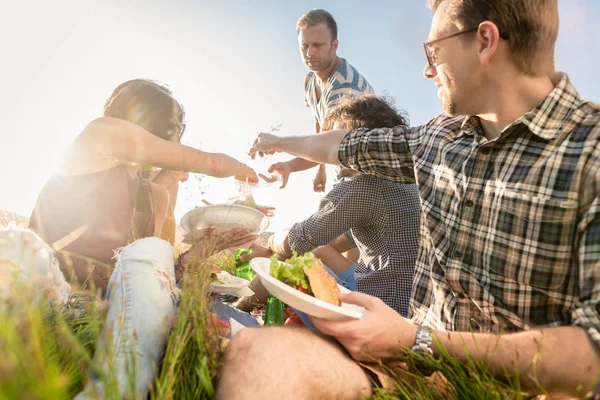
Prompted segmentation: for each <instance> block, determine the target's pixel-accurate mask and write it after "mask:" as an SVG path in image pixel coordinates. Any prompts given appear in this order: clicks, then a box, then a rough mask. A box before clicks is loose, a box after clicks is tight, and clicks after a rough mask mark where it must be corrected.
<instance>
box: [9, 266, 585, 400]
mask: <svg viewBox="0 0 600 400" xmlns="http://www.w3.org/2000/svg"><path fill="white" fill-rule="evenodd" d="M207 274H208V272H207V270H206V269H205V268H199V269H198V270H197V271H195V272H194V273H192V274H190V275H188V276H187V277H186V279H185V281H184V283H183V290H182V296H181V299H180V308H179V314H178V315H177V317H176V320H175V321H174V324H173V329H172V332H171V335H170V338H169V341H168V344H167V349H166V353H165V356H164V360H163V363H162V365H160V366H158V367H157V379H156V382H155V385H154V387H153V389H152V392H151V393H150V397H151V398H152V399H211V398H213V397H214V393H215V383H216V380H217V374H218V371H219V364H220V361H221V355H222V351H221V346H222V343H223V342H222V339H221V338H220V337H219V335H218V333H217V331H216V330H215V329H214V328H213V327H212V326H211V324H210V322H209V318H208V310H209V306H210V305H209V302H210V298H209V290H208V282H209V279H208V276H207ZM104 317H105V313H104V310H103V308H102V307H101V305H100V304H99V303H93V302H90V303H88V304H86V308H85V310H77V309H65V308H64V307H54V306H53V305H52V303H51V302H50V301H49V300H48V299H45V298H40V297H39V296H36V293H31V292H29V291H28V290H27V288H26V287H23V288H22V289H19V290H16V291H15V296H13V297H12V298H11V300H10V301H9V302H8V303H6V304H0V399H11V400H12V399H53V400H54V399H72V398H73V397H74V396H75V395H76V394H77V393H78V392H79V391H81V390H82V389H83V387H84V383H85V381H86V372H87V371H94V372H95V373H96V374H97V375H98V377H99V379H100V381H101V382H102V383H103V385H104V388H105V392H104V395H103V398H107V399H114V398H117V390H116V389H117V386H116V380H115V377H114V371H112V370H111V369H109V370H108V371H104V370H103V368H101V367H102V365H99V364H98V361H95V360H94V359H93V357H92V356H93V354H94V351H95V349H96V347H97V345H98V343H99V341H100V336H101V332H102V326H103V324H104ZM107 357H108V358H107V359H105V360H104V362H106V363H108V364H109V365H110V363H111V361H110V358H111V355H110V354H107ZM409 359H410V360H412V361H420V362H421V363H424V364H425V365H429V366H431V367H434V368H435V369H436V370H438V371H439V372H437V373H436V374H437V376H438V378H440V379H438V381H437V382H436V383H432V382H431V378H428V377H425V376H423V375H421V374H419V373H410V372H407V373H406V374H405V375H402V376H396V388H395V389H394V390H392V391H383V390H377V391H376V393H375V394H374V396H373V399H376V400H388V399H423V400H429V399H457V400H458V399H490V400H492V399H494V400H495V399H507V398H508V399H515V400H518V399H530V398H533V397H535V396H531V395H528V394H527V393H525V392H524V391H523V390H522V388H521V385H520V380H519V377H518V376H514V377H512V378H510V379H507V381H505V382H501V381H499V380H497V379H495V378H494V377H493V376H492V375H491V374H490V373H489V372H488V371H487V370H486V369H485V368H483V366H482V365H480V364H477V363H475V362H473V361H471V362H468V363H460V362H458V361H457V360H455V359H453V358H452V357H451V356H450V355H449V354H448V353H444V354H443V356H442V357H441V359H440V360H433V359H429V358H422V357H421V356H419V355H418V354H414V353H409ZM390 374H392V372H390ZM131 375H132V376H131V377H133V373H132V374H131ZM442 376H443V378H442ZM541 392H542V393H543V390H541ZM582 397H583V395H582ZM546 398H549V397H546Z"/></svg>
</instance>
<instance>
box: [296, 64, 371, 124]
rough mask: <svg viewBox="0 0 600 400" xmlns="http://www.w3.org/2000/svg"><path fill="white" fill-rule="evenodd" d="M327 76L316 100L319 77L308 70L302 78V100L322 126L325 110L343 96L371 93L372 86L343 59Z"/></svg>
mask: <svg viewBox="0 0 600 400" xmlns="http://www.w3.org/2000/svg"><path fill="white" fill-rule="evenodd" d="M341 60H342V63H341V64H340V65H338V66H337V68H336V69H335V70H334V71H333V72H332V74H331V75H330V76H329V78H328V79H327V81H326V82H325V84H324V85H323V86H322V87H321V97H320V99H318V100H317V87H318V86H319V79H318V77H317V74H315V73H314V72H312V71H310V72H309V73H308V74H306V77H305V78H304V102H305V104H306V106H307V107H310V109H311V110H312V113H313V116H314V117H315V119H316V120H317V121H318V122H319V126H321V127H322V126H323V124H324V123H325V118H326V117H327V112H328V111H329V110H331V109H333V108H334V107H335V106H336V105H337V103H338V102H339V100H340V99H341V98H343V97H345V96H350V97H357V96H360V95H362V94H373V93H374V91H373V88H372V87H371V85H369V82H367V80H366V79H365V78H363V76H362V75H361V74H359V73H358V71H357V70H356V68H354V67H353V66H352V65H350V63H348V62H347V61H346V60H345V59H343V58H342V59H341Z"/></svg>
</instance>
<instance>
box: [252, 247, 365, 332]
mask: <svg viewBox="0 0 600 400" xmlns="http://www.w3.org/2000/svg"><path fill="white" fill-rule="evenodd" d="M250 266H251V267H252V269H253V270H254V272H256V274H257V275H258V277H259V279H260V282H261V283H262V284H263V286H264V287H265V288H266V289H267V290H268V291H269V292H270V293H271V294H272V295H273V296H275V297H277V298H278V299H279V300H281V301H282V302H284V303H286V304H287V305H289V306H290V307H293V308H296V309H298V310H300V311H302V312H305V313H306V314H308V315H312V316H313V317H317V318H322V319H328V320H334V321H342V320H349V319H353V318H354V319H360V318H361V317H362V315H363V312H364V309H363V308H362V307H359V306H356V305H354V304H346V303H342V305H341V307H339V306H334V305H333V304H329V303H326V302H324V301H323V300H319V299H317V298H315V297H313V296H310V295H308V294H306V293H302V292H301V291H299V290H296V289H294V288H293V287H291V286H288V285H286V284H285V283H283V282H280V281H278V280H277V279H275V278H273V277H272V276H271V275H270V271H271V260H270V259H268V258H262V257H257V258H253V259H252V260H250ZM338 286H339V285H338ZM339 288H340V292H342V293H350V291H349V290H348V289H346V288H345V287H343V286H339Z"/></svg>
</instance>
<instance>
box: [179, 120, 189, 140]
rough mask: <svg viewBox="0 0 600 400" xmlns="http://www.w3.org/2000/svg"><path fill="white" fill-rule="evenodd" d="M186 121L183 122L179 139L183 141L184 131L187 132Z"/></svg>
mask: <svg viewBox="0 0 600 400" xmlns="http://www.w3.org/2000/svg"><path fill="white" fill-rule="evenodd" d="M186 125H187V124H186V123H185V122H184V123H182V124H181V132H179V141H180V142H181V137H182V136H183V133H184V132H185V127H186Z"/></svg>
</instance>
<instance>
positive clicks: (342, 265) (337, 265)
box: [313, 245, 352, 276]
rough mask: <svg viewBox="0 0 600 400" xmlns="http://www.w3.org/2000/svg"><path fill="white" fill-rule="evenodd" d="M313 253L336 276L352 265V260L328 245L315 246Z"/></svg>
mask: <svg viewBox="0 0 600 400" xmlns="http://www.w3.org/2000/svg"><path fill="white" fill-rule="evenodd" d="M313 254H314V255H315V256H317V257H318V258H319V259H320V260H321V261H322V262H323V264H325V265H327V266H328V267H329V268H330V269H331V270H332V271H333V272H335V274H336V275H338V276H340V275H341V274H342V273H343V272H344V271H345V270H346V269H348V267H350V266H351V265H352V261H350V260H348V259H347V258H346V257H344V256H343V255H342V254H340V252H339V251H337V250H336V249H334V248H333V247H332V246H330V245H325V246H321V247H317V248H316V249H314V250H313Z"/></svg>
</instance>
